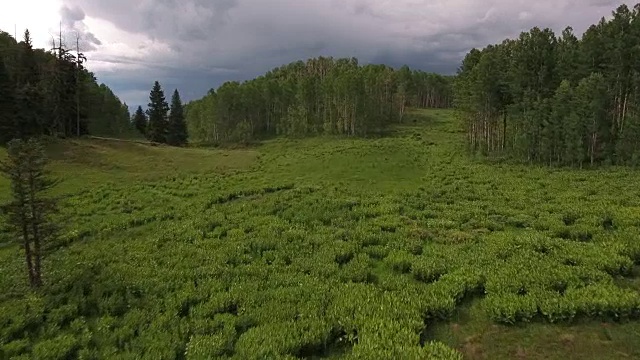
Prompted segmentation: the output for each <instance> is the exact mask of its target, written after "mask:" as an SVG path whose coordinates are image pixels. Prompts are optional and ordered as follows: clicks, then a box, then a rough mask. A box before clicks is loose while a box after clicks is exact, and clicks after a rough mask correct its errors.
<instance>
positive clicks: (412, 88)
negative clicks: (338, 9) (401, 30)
mask: <svg viewBox="0 0 640 360" xmlns="http://www.w3.org/2000/svg"><path fill="white" fill-rule="evenodd" d="M451 98H452V95H451V78H450V77H445V76H441V75H437V74H428V73H425V72H422V71H411V70H410V69H409V68H408V67H403V68H402V69H401V70H399V71H395V70H394V69H392V68H390V67H388V66H384V65H366V66H360V65H359V64H358V60H357V59H355V58H352V59H333V58H324V57H319V58H314V59H309V60H307V61H306V62H302V61H298V62H294V63H291V64H289V65H286V66H282V67H279V68H276V69H273V70H272V71H270V72H268V73H267V74H265V75H264V76H260V77H258V78H256V79H254V80H251V81H246V82H243V83H238V82H227V83H225V84H223V85H222V86H220V87H219V88H218V89H217V90H215V91H210V92H209V94H208V95H207V96H205V97H204V98H202V99H200V100H196V101H193V102H190V103H189V104H187V105H186V108H185V114H186V121H187V124H188V128H189V133H190V134H191V137H192V138H193V139H194V140H195V141H198V142H204V143H223V142H241V143H247V142H250V141H252V140H257V139H265V138H269V137H272V136H274V135H284V136H288V137H292V138H300V137H305V136H314V135H319V134H329V135H334V134H337V135H348V136H367V135H372V134H380V133H383V132H384V131H385V130H386V129H387V128H388V127H389V125H391V124H393V123H397V122H400V121H403V118H404V114H405V112H406V108H407V106H409V105H412V106H415V107H431V108H444V107H449V106H450V105H451Z"/></svg>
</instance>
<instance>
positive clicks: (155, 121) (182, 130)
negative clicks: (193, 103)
mask: <svg viewBox="0 0 640 360" xmlns="http://www.w3.org/2000/svg"><path fill="white" fill-rule="evenodd" d="M133 124H134V126H135V127H136V129H138V131H139V132H140V133H141V134H143V135H145V137H146V138H147V139H149V140H150V141H153V142H156V143H163V144H168V145H172V146H184V145H186V144H187V140H188V133H187V123H186V120H185V116H184V106H183V104H182V100H181V99H180V93H179V92H178V89H176V90H174V92H173V96H172V97H171V105H170V106H169V104H168V103H167V101H166V99H165V96H164V90H162V86H161V85H160V83H159V82H158V81H156V82H155V83H154V84H153V88H152V89H151V92H150V93H149V104H148V108H147V110H146V111H144V110H143V109H142V106H138V109H137V110H136V112H135V114H134V115H133Z"/></svg>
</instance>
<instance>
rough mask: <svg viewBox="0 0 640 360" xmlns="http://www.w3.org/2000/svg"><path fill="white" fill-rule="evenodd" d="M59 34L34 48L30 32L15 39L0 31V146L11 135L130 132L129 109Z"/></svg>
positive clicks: (14, 136)
mask: <svg viewBox="0 0 640 360" xmlns="http://www.w3.org/2000/svg"><path fill="white" fill-rule="evenodd" d="M85 62H86V58H85V57H84V55H83V54H82V53H81V52H78V51H74V52H72V51H71V50H70V49H69V48H67V47H66V46H65V44H64V40H63V38H62V36H59V37H58V39H53V40H52V49H51V50H48V51H47V50H44V49H34V48H33V45H32V42H31V37H30V34H29V31H28V30H27V31H25V34H24V39H23V40H22V41H20V42H18V41H16V39H14V38H13V37H12V36H11V35H9V34H8V33H6V32H3V31H0V144H4V143H6V142H8V141H9V140H11V139H13V138H23V139H24V138H29V137H32V136H39V135H49V136H58V137H69V136H77V135H82V134H87V133H93V134H98V135H111V136H116V135H121V134H125V133H135V129H134V128H133V127H132V126H131V122H130V116H129V111H128V108H127V106H126V104H122V103H121V102H120V100H119V99H118V98H117V97H116V96H115V95H114V94H113V92H112V91H111V90H110V89H109V88H108V87H107V86H106V85H104V84H102V85H99V84H98V83H97V82H96V78H95V77H94V75H93V74H92V73H91V72H89V71H88V70H87V69H86V68H85Z"/></svg>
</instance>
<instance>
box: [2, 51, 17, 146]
mask: <svg viewBox="0 0 640 360" xmlns="http://www.w3.org/2000/svg"><path fill="white" fill-rule="evenodd" d="M14 103H15V86H14V84H13V82H12V81H11V79H10V78H9V73H8V71H7V68H6V66H5V63H4V59H2V58H0V145H3V144H6V143H7V142H8V141H9V140H11V139H12V138H13V137H14V136H15V135H16V133H15V128H16V126H15V125H16V124H15V109H14Z"/></svg>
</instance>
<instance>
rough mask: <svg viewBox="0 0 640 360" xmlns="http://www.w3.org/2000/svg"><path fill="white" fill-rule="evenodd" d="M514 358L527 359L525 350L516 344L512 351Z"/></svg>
mask: <svg viewBox="0 0 640 360" xmlns="http://www.w3.org/2000/svg"><path fill="white" fill-rule="evenodd" d="M514 359H528V356H527V351H526V350H525V349H524V348H523V347H521V346H518V348H517V349H516V351H515V353H514Z"/></svg>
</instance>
